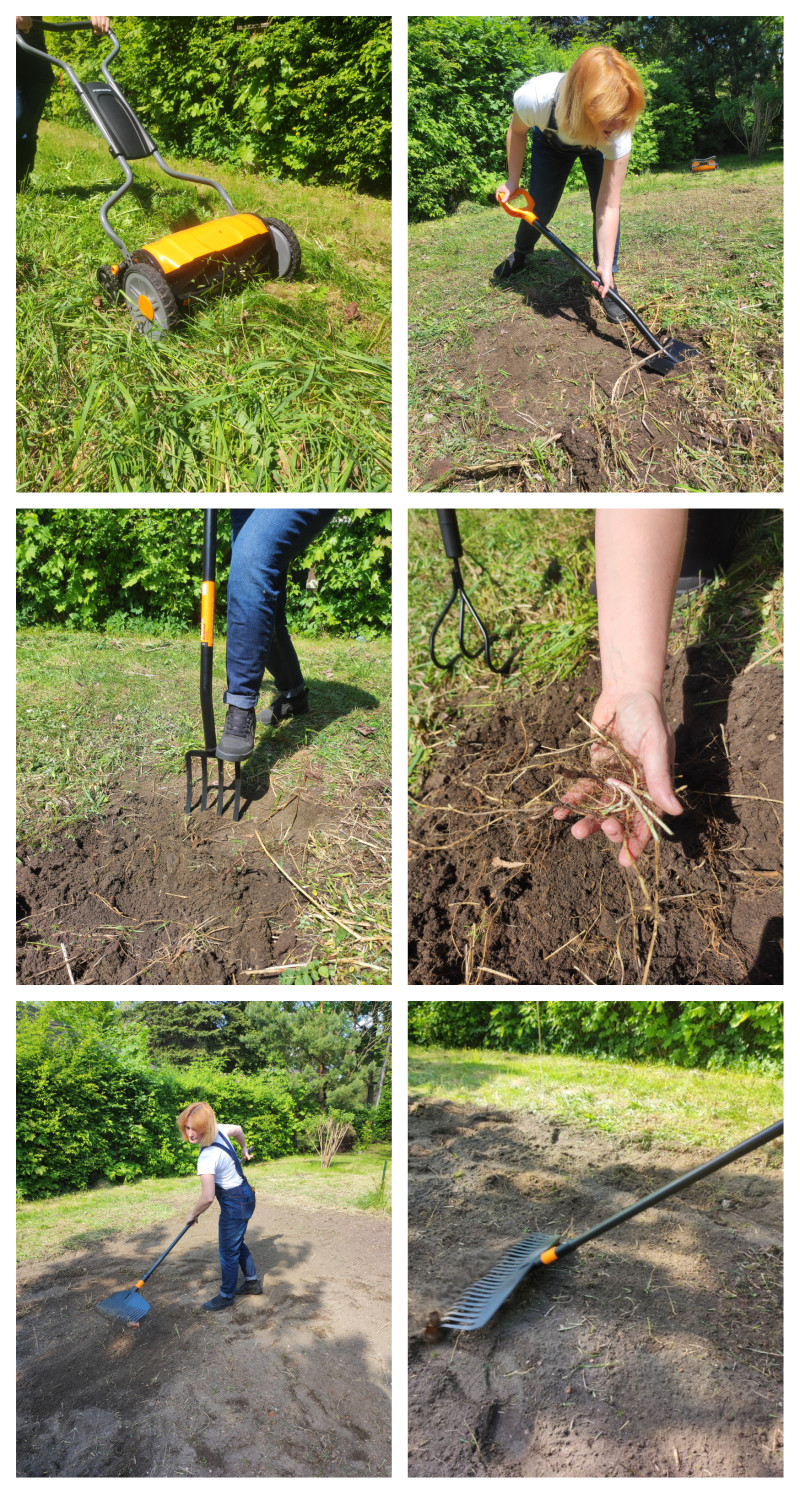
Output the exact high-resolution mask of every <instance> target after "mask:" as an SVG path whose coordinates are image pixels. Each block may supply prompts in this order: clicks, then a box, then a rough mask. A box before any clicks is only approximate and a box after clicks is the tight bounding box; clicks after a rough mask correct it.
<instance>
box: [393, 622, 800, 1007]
mask: <svg viewBox="0 0 800 1494" xmlns="http://www.w3.org/2000/svg"><path fill="white" fill-rule="evenodd" d="M728 674H729V671H728V670H727V666H726V665H725V664H724V661H723V660H722V656H721V655H720V653H719V652H718V651H717V650H716V649H715V648H711V647H708V648H706V647H704V646H700V645H695V646H691V647H690V648H688V649H686V650H683V651H682V652H681V653H680V654H678V655H676V656H675V657H674V658H672V659H671V660H670V662H669V665H668V669H667V676H666V687H665V703H666V710H667V717H668V719H669V720H670V721H672V722H673V723H677V722H680V723H681V725H679V726H678V727H677V730H676V744H677V759H676V770H677V777H676V781H677V783H678V784H679V785H680V784H684V785H685V792H683V793H682V800H683V803H684V804H685V806H686V807H685V811H684V814H683V815H682V816H681V817H679V818H675V819H673V820H672V821H671V822H670V823H671V827H672V829H673V831H674V837H673V838H669V837H667V836H665V835H662V837H661V845H660V855H659V876H658V892H659V910H658V930H657V937H656V942H655V946H654V951H653V956H652V962H651V967H650V971H649V982H648V983H649V984H651V985H659V984H664V985H668V984H678V985H684V984H689V985H690V984H697V985H750V984H752V985H762V984H763V985H777V984H780V983H781V982H782V978H783V949H782V945H783V918H782V873H781V866H782V849H781V848H782V829H781V826H782V800H783V774H782V745H783V674H782V671H781V670H779V669H775V668H773V667H771V666H770V665H756V666H754V667H753V666H751V667H749V668H748V669H747V670H745V671H744V672H743V673H742V674H739V675H737V676H735V677H734V678H733V679H730V678H729V677H728ZM598 688H599V677H598V671H597V667H596V666H593V667H592V668H591V669H590V670H589V671H588V672H587V674H586V675H585V676H584V677H583V678H582V679H581V680H580V681H579V682H578V683H577V684H575V683H571V684H564V683H557V684H554V685H552V686H550V688H549V689H547V690H546V691H542V692H540V693H529V694H527V695H524V696H522V697H520V696H519V695H516V694H515V693H513V692H512V691H510V690H509V691H507V692H506V691H505V690H504V691H503V693H501V694H498V695H497V696H496V697H495V698H496V702H497V703H496V706H495V708H494V710H493V711H492V712H491V713H488V714H487V713H486V710H485V700H486V696H485V694H482V696H481V701H482V703H483V706H484V709H483V710H482V711H481V712H480V713H479V714H478V713H477V712H476V713H475V717H474V719H473V721H472V724H471V725H469V726H467V728H466V729H465V730H464V731H463V732H462V734H461V736H460V738H459V740H458V741H457V743H456V745H455V746H454V747H451V748H448V749H444V750H442V751H440V752H439V753H438V755H437V756H436V758H435V760H434V763H433V765H432V771H431V772H430V773H429V774H428V776H427V778H426V779H425V781H424V783H423V785H422V788H421V791H420V794H419V798H418V801H417V804H416V806H413V807H412V813H411V819H410V841H411V858H410V862H409V884H408V887H409V893H408V896H409V925H410V927H409V979H410V982H411V983H412V984H415V985H421V984H422V985H428V984H429V985H462V984H464V983H465V977H466V975H467V974H468V973H469V976H470V979H469V984H471V985H503V986H504V987H505V988H506V989H508V986H509V984H510V983H513V982H519V983H523V984H527V983H530V984H534V985H539V984H541V985H586V984H589V983H595V984H598V985H616V984H619V985H636V984H638V983H640V981H641V980H642V977H643V973H644V968H645V964H646V957H647V952H648V948H649V944H650V938H651V932H652V923H651V921H650V919H649V918H646V917H645V918H642V919H640V918H639V916H638V911H637V917H636V919H635V920H634V919H633V917H632V911H631V910H632V908H633V909H635V910H640V909H641V908H642V906H643V897H642V894H641V890H640V889H639V886H638V883H637V881H636V879H635V874H633V873H630V872H629V873H624V872H623V871H622V869H621V868H620V866H619V863H618V860H617V856H616V853H615V852H614V850H613V848H612V847H611V845H610V843H609V842H608V841H607V840H606V838H605V837H604V836H602V835H600V834H597V835H593V836H591V837H590V838H589V839H588V840H585V841H582V842H579V841H576V840H575V839H574V837H573V836H572V835H571V834H570V828H569V826H570V823H571V822H567V821H565V822H563V823H560V824H559V823H557V822H555V821H554V820H552V818H551V817H550V816H549V815H548V816H547V817H546V818H544V819H539V818H536V817H535V816H533V815H531V814H529V813H528V812H526V811H525V810H524V809H523V806H525V805H527V804H528V803H529V802H530V801H531V800H532V799H533V797H534V795H535V794H536V793H537V792H539V791H540V790H541V789H543V788H545V787H546V786H547V784H548V783H549V782H550V781H551V777H552V772H551V766H550V765H548V766H547V767H546V768H539V767H536V766H535V765H534V764H533V763H532V761H531V760H532V759H533V757H534V756H535V754H536V753H537V752H539V751H540V750H542V749H544V748H552V747H561V746H564V745H566V744H567V743H568V742H570V741H574V740H575V735H574V734H575V733H576V732H577V733H578V734H579V735H580V736H581V737H585V735H586V730H585V728H584V727H582V726H581V723H580V722H579V720H578V717H577V713H578V712H580V713H581V714H582V715H583V716H585V717H587V718H588V717H590V716H591V702H592V701H593V699H595V698H596V696H597V693H598ZM469 706H470V702H469V701H466V702H465V703H464V716H465V718H467V719H469ZM526 764H530V770H529V771H526ZM492 795H494V798H492V797H491V796H492ZM639 867H640V869H641V871H642V873H643V876H644V879H645V882H646V883H647V885H648V888H649V889H650V892H651V896H652V889H653V887H654V885H655V854H654V847H653V846H652V845H651V846H650V847H649V848H648V849H647V850H646V852H645V853H644V855H643V857H642V858H641V859H640V861H639ZM481 967H482V968H481Z"/></svg>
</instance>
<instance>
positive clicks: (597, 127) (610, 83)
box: [556, 47, 645, 146]
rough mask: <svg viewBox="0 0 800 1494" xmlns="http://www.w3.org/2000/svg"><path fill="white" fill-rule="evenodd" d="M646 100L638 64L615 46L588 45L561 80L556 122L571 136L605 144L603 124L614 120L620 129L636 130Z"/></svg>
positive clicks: (587, 142)
mask: <svg viewBox="0 0 800 1494" xmlns="http://www.w3.org/2000/svg"><path fill="white" fill-rule="evenodd" d="M644 104H645V99H644V88H643V87H642V80H641V78H640V77H639V74H638V73H637V71H636V68H635V67H633V66H632V64H631V63H630V62H627V61H626V59H625V58H624V57H622V56H621V55H620V53H619V52H617V51H615V49H614V48H613V47H588V48H587V50H586V51H585V52H581V55H580V57H576V59H575V61H574V62H573V64H572V67H571V68H570V70H569V72H568V73H567V75H566V77H565V78H562V80H561V84H560V85H559V90H558V99H557V101H556V124H557V125H558V128H559V130H560V131H561V133H562V134H564V135H568V136H569V137H570V139H571V140H579V141H580V142H581V143H582V144H586V145H593V146H602V145H604V144H605V137H604V135H603V133H602V130H601V126H602V125H603V124H606V123H607V122H608V121H610V120H614V121H615V122H616V123H617V124H618V129H619V133H622V131H623V130H632V129H633V127H634V125H635V124H636V121H637V119H638V118H639V116H640V115H641V114H642V113H643V111H644Z"/></svg>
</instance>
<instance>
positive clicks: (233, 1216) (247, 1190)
mask: <svg viewBox="0 0 800 1494" xmlns="http://www.w3.org/2000/svg"><path fill="white" fill-rule="evenodd" d="M211 1145H212V1146H218V1147H219V1149H220V1151H221V1152H227V1153H228V1156H229V1157H232V1158H233V1161H234V1164H235V1167H236V1171H237V1172H238V1174H239V1177H240V1178H241V1180H242V1181H241V1183H240V1184H239V1186H238V1188H220V1186H219V1183H217V1185H216V1188H215V1189H214V1192H215V1193H216V1195H217V1200H218V1202H219V1258H220V1261H221V1262H222V1286H221V1287H220V1296H222V1297H235V1295H236V1282H237V1279H238V1276H239V1267H240V1266H241V1268H242V1270H243V1272H244V1274H245V1276H246V1278H247V1279H248V1281H255V1280H256V1279H257V1276H258V1272H257V1271H256V1263H255V1261H254V1260H253V1257H252V1255H251V1254H250V1251H249V1250H248V1248H247V1246H246V1245H245V1243H244V1234H245V1230H246V1229H247V1225H248V1222H249V1221H250V1219H252V1217H253V1212H254V1210H255V1206H256V1196H255V1193H254V1192H253V1190H252V1188H251V1187H250V1184H249V1183H248V1181H247V1178H246V1177H245V1175H244V1173H243V1171H242V1164H241V1162H240V1161H239V1158H238V1156H237V1155H236V1152H235V1150H234V1148H233V1147H232V1146H231V1144H230V1142H229V1140H228V1138H227V1136H223V1134H222V1132H221V1131H220V1132H218V1133H217V1140H216V1141H212V1143H211Z"/></svg>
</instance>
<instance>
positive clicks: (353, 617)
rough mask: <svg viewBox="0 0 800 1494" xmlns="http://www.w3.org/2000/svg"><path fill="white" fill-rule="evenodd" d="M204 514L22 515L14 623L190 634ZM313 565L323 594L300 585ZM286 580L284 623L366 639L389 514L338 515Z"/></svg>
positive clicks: (380, 623)
mask: <svg viewBox="0 0 800 1494" xmlns="http://www.w3.org/2000/svg"><path fill="white" fill-rule="evenodd" d="M226 530H227V514H226V513H225V511H224V510H222V511H221V514H220V520H219V541H218V552H217V616H218V620H219V629H220V632H224V619H225V606H226V600H227V583H228V570H229V563H230V547H229V544H228V543H227V542H226V537H225V536H226ZM202 553H203V514H202V510H200V509H146V508H143V509H118V508H117V509H104V508H84V509H80V508H62V509H59V508H55V509H33V508H29V509H20V510H19V511H18V513H17V616H18V620H19V622H20V624H21V625H22V626H35V625H37V624H42V625H51V626H52V625H53V624H57V625H61V626H64V627H66V628H69V629H80V628H88V629H105V630H106V631H109V632H120V631H123V629H124V630H126V631H132V630H135V629H137V628H139V627H142V626H144V625H145V624H147V623H155V624H157V626H158V627H159V629H160V630H162V631H164V632H166V633H167V634H168V635H169V634H171V635H172V636H174V635H175V634H176V633H178V632H181V631H184V630H185V629H186V628H190V627H196V626H197V625H198V621H199V607H200V602H199V596H200V578H201V576H202ZM312 564H313V566H314V569H315V572H316V576H317V581H318V590H317V591H314V592H310V591H306V590H305V575H306V569H305V568H306V567H308V566H310V565H312ZM302 567H303V569H302V570H301V569H300V568H299V567H298V568H297V570H295V571H293V572H292V573H290V576H289V581H288V584H287V615H288V619H289V626H290V627H293V628H295V629H296V630H297V631H298V632H301V633H305V634H314V633H319V632H321V631H322V630H323V629H331V630H334V631H337V632H340V633H346V634H348V635H353V634H357V633H360V634H362V635H364V636H366V637H369V638H373V637H375V636H376V635H378V634H380V633H382V632H388V631H389V629H390V627H391V511H390V510H388V509H378V510H372V509H344V510H340V511H339V513H338V515H337V517H336V518H335V519H334V520H333V521H332V522H331V523H330V524H329V525H328V526H327V527H326V529H324V530H323V532H322V534H321V535H320V536H319V537H318V538H317V539H316V540H314V542H313V543H312V544H311V545H310V546H309V547H308V549H307V550H306V551H305V552H304V554H303V556H302Z"/></svg>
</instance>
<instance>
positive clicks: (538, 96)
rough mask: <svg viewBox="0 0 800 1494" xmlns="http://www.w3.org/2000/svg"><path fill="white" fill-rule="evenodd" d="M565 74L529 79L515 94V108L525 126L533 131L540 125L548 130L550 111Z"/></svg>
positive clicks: (550, 74) (549, 74) (543, 74)
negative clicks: (535, 126)
mask: <svg viewBox="0 0 800 1494" xmlns="http://www.w3.org/2000/svg"><path fill="white" fill-rule="evenodd" d="M564 76H565V74H564V73H542V74H541V76H540V77H538V78H529V79H528V81H527V83H523V84H522V87H521V88H518V89H517V91H516V93H515V94H514V108H515V109H516V111H517V113H518V115H519V117H520V119H521V120H522V123H523V124H526V125H527V126H528V129H529V130H532V129H533V127H534V125H538V127H539V129H540V130H546V129H547V126H548V124H549V123H550V110H551V109H552V107H553V99H554V98H555V96H556V89H557V88H558V85H559V83H560V82H561V79H562V78H563V77H564Z"/></svg>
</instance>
